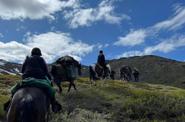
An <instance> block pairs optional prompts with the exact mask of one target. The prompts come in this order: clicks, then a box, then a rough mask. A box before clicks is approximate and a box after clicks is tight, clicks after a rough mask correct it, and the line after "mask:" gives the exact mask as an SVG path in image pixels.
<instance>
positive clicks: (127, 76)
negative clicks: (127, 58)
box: [120, 66, 132, 81]
mask: <svg viewBox="0 0 185 122" xmlns="http://www.w3.org/2000/svg"><path fill="white" fill-rule="evenodd" d="M120 79H121V80H125V81H131V80H132V69H131V67H130V66H123V67H121V69H120Z"/></svg>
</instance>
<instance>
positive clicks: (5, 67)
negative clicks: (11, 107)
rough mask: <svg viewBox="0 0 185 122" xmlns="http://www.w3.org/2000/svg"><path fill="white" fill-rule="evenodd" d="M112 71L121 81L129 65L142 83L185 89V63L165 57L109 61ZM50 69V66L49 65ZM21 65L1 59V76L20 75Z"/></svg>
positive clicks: (86, 73) (83, 75)
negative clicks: (120, 74) (138, 75)
mask: <svg viewBox="0 0 185 122" xmlns="http://www.w3.org/2000/svg"><path fill="white" fill-rule="evenodd" d="M108 63H109V64H110V65H111V68H112V70H114V71H116V75H115V77H116V79H119V70H120V68H121V67H122V66H125V65H128V66H130V67H131V68H132V69H133V68H134V67H136V68H137V69H138V70H139V71H140V81H142V82H148V83H156V84H166V85H173V86H178V87H182V88H185V62H180V61H176V60H172V59H167V58H164V57H159V56H154V55H147V56H135V57H130V58H120V59H113V60H109V61H108ZM49 67H50V65H49ZM20 69H21V64H16V63H11V62H8V61H5V60H2V59H0V74H12V75H16V74H20ZM49 69H50V68H49ZM88 74H89V70H88V66H85V65H82V77H88Z"/></svg>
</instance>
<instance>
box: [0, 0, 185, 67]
mask: <svg viewBox="0 0 185 122" xmlns="http://www.w3.org/2000/svg"><path fill="white" fill-rule="evenodd" d="M184 25H185V1H184V0H29V1H28V0H0V59H4V60H7V61H10V62H16V63H22V62H23V61H24V60H25V57H26V56H27V55H30V51H31V49H32V48H33V47H39V48H40V49H41V51H42V54H43V57H44V58H45V60H46V62H47V63H52V62H54V61H55V60H56V59H57V58H59V57H61V56H64V55H70V56H73V57H74V58H75V59H77V60H78V61H80V62H81V63H82V64H85V65H90V64H93V63H95V62H96V61H97V55H98V52H99V50H103V51H104V54H105V56H106V59H107V60H110V59H119V58H121V57H132V56H143V55H158V56H162V57H166V58H171V59H175V60H179V61H185V26H184Z"/></svg>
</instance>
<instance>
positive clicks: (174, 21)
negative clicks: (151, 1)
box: [153, 6, 185, 30]
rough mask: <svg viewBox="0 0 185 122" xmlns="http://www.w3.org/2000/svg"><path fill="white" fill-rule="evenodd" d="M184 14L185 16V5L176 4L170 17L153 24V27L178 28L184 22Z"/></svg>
mask: <svg viewBox="0 0 185 122" xmlns="http://www.w3.org/2000/svg"><path fill="white" fill-rule="evenodd" d="M184 16H185V7H184V6H178V7H177V8H176V11H175V14H174V16H173V17H172V18H170V19H168V20H165V21H162V22H159V23H157V24H156V25H154V26H153V28H156V29H168V30H176V29H179V28H181V27H182V26H183V25H184V24H185V19H184Z"/></svg>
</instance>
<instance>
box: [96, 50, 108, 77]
mask: <svg viewBox="0 0 185 122" xmlns="http://www.w3.org/2000/svg"><path fill="white" fill-rule="evenodd" d="M97 64H98V65H99V66H101V67H102V68H103V72H104V75H105V71H106V62H105V56H104V54H103V50H100V51H99V55H98V60H97Z"/></svg>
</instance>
